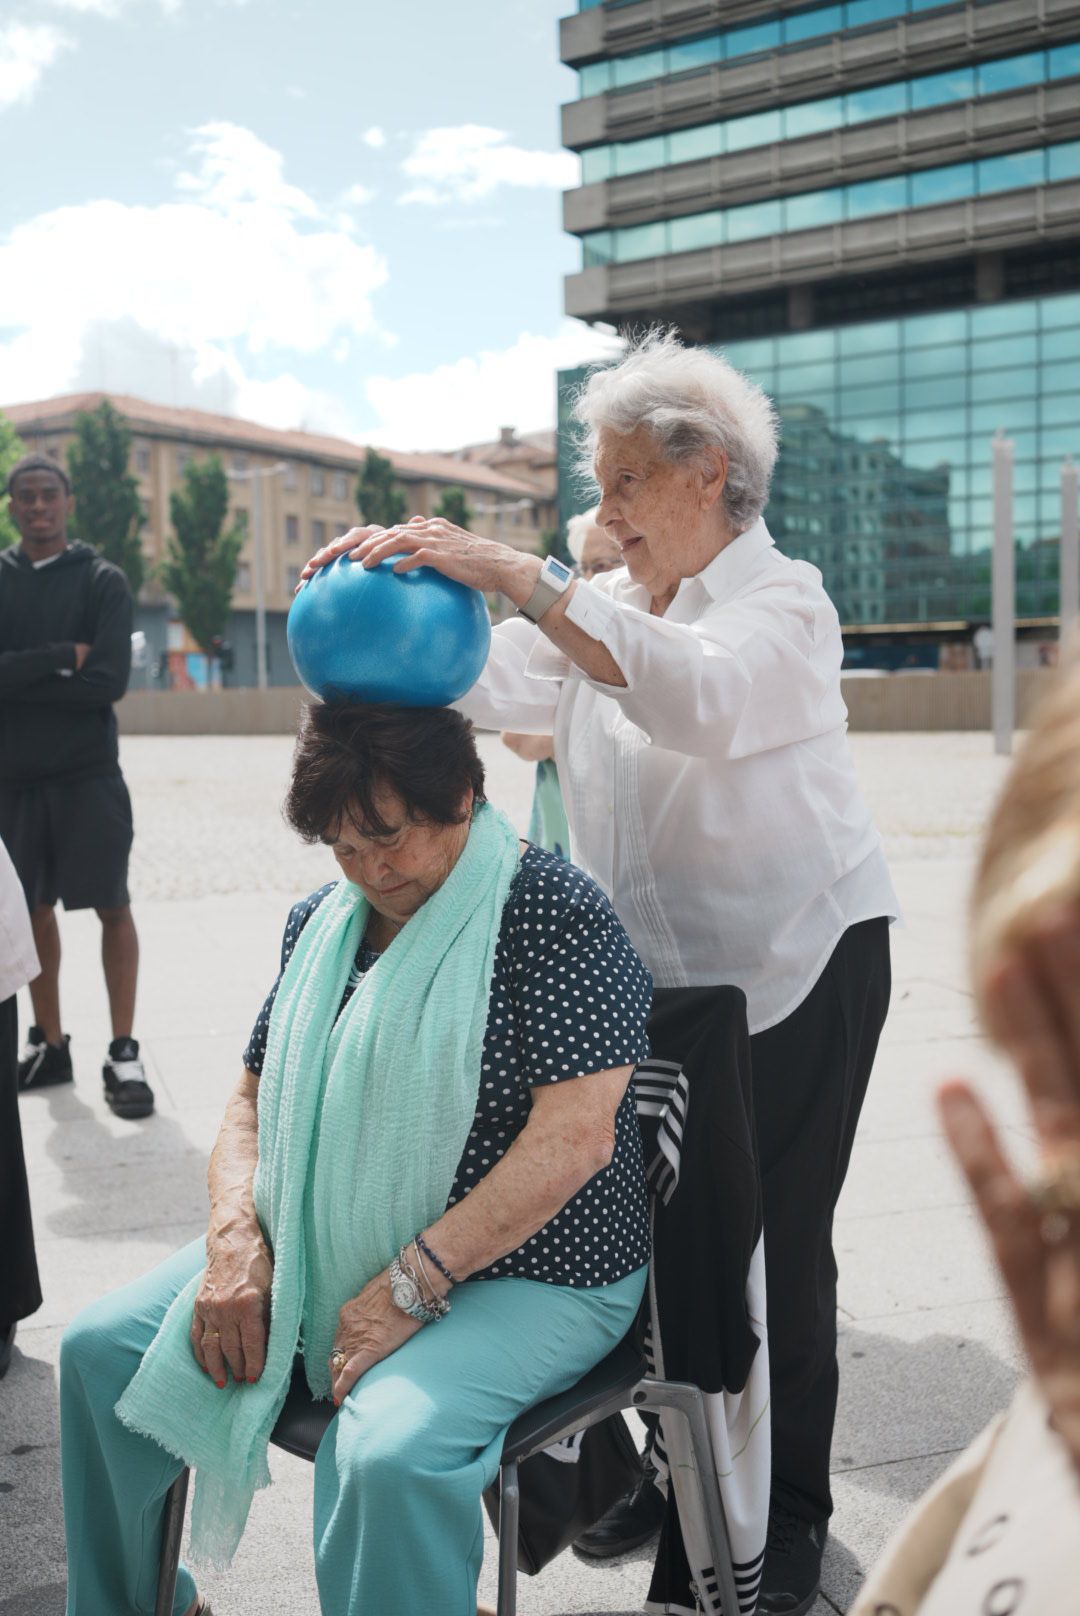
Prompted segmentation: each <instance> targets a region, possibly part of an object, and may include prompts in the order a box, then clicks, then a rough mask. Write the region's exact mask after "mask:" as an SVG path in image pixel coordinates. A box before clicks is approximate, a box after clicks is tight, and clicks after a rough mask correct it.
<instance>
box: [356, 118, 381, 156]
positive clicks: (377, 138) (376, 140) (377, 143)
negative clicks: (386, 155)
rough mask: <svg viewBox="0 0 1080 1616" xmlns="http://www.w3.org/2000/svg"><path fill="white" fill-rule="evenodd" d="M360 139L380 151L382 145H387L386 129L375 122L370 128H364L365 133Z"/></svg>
mask: <svg viewBox="0 0 1080 1616" xmlns="http://www.w3.org/2000/svg"><path fill="white" fill-rule="evenodd" d="M360 139H361V140H362V141H363V142H364V145H365V146H371V147H373V148H374V150H375V151H378V150H379V148H380V147H381V146H385V145H386V131H385V130H384V129H380V128H379V126H378V124H377V123H374V124H372V126H371V128H370V129H365V130H364V133H363V134H362V135H361V136H360Z"/></svg>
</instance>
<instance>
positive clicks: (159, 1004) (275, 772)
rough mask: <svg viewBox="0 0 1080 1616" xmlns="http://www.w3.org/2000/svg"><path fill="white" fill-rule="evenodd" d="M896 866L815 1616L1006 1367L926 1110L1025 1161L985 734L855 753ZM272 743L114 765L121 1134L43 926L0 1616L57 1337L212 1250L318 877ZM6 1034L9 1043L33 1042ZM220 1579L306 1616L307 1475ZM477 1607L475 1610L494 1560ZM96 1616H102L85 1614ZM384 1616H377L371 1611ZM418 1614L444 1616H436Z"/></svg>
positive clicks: (34, 1558)
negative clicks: (986, 991)
mask: <svg viewBox="0 0 1080 1616" xmlns="http://www.w3.org/2000/svg"><path fill="white" fill-rule="evenodd" d="M854 745H855V750H856V757H857V761H858V764H859V768H860V774H861V776H862V779H863V784H864V788H865V790H866V792H867V794H868V796H869V797H870V799H871V801H872V803H873V806H874V809H875V812H876V813H877V815H878V821H879V824H880V825H881V827H882V830H883V833H884V834H885V836H886V842H887V846H888V849H889V851H890V855H891V856H892V858H893V861H894V875H895V877H896V881H897V886H898V889H899V892H900V898H901V902H902V903H903V905H904V908H905V914H906V920H907V926H906V928H905V929H902V930H897V931H895V932H894V934H893V941H894V993H893V1011H892V1014H891V1016H890V1020H889V1023H888V1026H887V1029H886V1036H885V1040H884V1045H883V1048H882V1051H881V1054H880V1057H879V1060H878V1063H877V1067H876V1070H875V1075H874V1078H873V1081H872V1083H871V1088H870V1093H869V1096H868V1099H867V1104H866V1108H865V1110H864V1113H863V1120H862V1125H861V1128H860V1131H859V1136H858V1139H857V1142H856V1146H855V1152H854V1156H853V1160H852V1166H851V1172H850V1175H849V1178H848V1183H847V1187H846V1189H845V1193H844V1197H843V1200H842V1202H841V1206H840V1214H839V1220H838V1223H837V1229H836V1248H837V1255H838V1261H839V1264H840V1302H841V1315H840V1326H841V1341H840V1364H841V1375H842V1386H841V1404H840V1416H839V1421H838V1426H837V1432H836V1440H835V1443H834V1449H833V1455H834V1471H835V1476H834V1491H835V1498H836V1514H835V1517H834V1520H833V1533H832V1537H831V1540H830V1546H829V1550H828V1553H827V1558H826V1575H825V1594H826V1596H827V1597H826V1598H824V1599H823V1600H822V1601H820V1602H819V1605H818V1607H817V1608H816V1611H815V1616H826V1613H828V1612H835V1611H843V1610H845V1609H846V1606H847V1603H848V1602H849V1600H850V1598H851V1596H852V1594H853V1593H854V1591H855V1589H856V1588H857V1587H858V1584H859V1580H860V1577H861V1574H862V1571H863V1570H864V1569H865V1568H866V1566H867V1565H868V1564H869V1563H870V1561H871V1560H872V1559H873V1558H874V1556H875V1555H876V1553H877V1552H878V1550H879V1549H880V1547H881V1545H882V1543H883V1541H884V1539H885V1537H886V1536H887V1534H888V1533H889V1532H890V1531H891V1529H892V1528H893V1527H894V1525H895V1524H896V1523H897V1522H898V1521H899V1520H900V1518H901V1517H902V1515H903V1514H904V1512H905V1511H906V1509H907V1508H908V1506H909V1505H910V1503H911V1502H912V1501H913V1500H914V1499H915V1498H916V1497H918V1495H919V1494H920V1492H922V1491H923V1489H924V1488H925V1487H926V1486H927V1485H928V1483H929V1482H930V1481H931V1480H932V1479H933V1478H934V1477H935V1476H936V1475H937V1474H938V1473H939V1472H940V1470H941V1469H943V1468H944V1466H945V1465H946V1464H947V1463H948V1461H949V1458H950V1456H951V1455H952V1454H954V1453H955V1452H956V1451H957V1450H959V1449H960V1448H962V1447H964V1446H965V1445H966V1444H967V1443H968V1442H969V1441H970V1440H971V1438H972V1437H973V1436H974V1435H975V1433H976V1432H977V1431H978V1430H979V1429H980V1428H981V1427H982V1426H983V1425H984V1424H985V1423H986V1422H987V1420H989V1419H990V1417H991V1416H992V1415H993V1414H994V1413H996V1412H997V1411H998V1410H999V1409H1000V1408H1001V1407H1002V1406H1003V1404H1004V1403H1005V1402H1006V1401H1007V1399H1008V1397H1009V1395H1010V1393H1011V1391H1012V1388H1013V1386H1014V1385H1015V1383H1016V1379H1017V1367H1016V1366H1017V1353H1016V1348H1015V1346H1014V1343H1013V1341H1012V1337H1011V1333H1010V1330H1009V1327H1008V1323H1007V1320H1006V1315H1005V1312H1004V1310H1003V1308H1002V1305H1001V1302H1000V1300H999V1286H998V1284H997V1281H996V1278H995V1276H994V1274H993V1272H992V1270H991V1268H990V1265H989V1263H988V1260H987V1258H986V1255H985V1252H984V1249H983V1244H982V1241H981V1238H980V1235H979V1232H978V1230H977V1228H976V1227H975V1225H974V1223H973V1220H972V1216H971V1214H970V1212H969V1210H968V1207H967V1200H966V1196H965V1193H964V1191H963V1189H962V1187H961V1185H960V1183H959V1181H958V1179H957V1177H956V1174H955V1173H954V1172H953V1170H952V1168H951V1167H950V1165H949V1163H948V1161H947V1159H946V1155H945V1152H944V1148H943V1146H942V1145H941V1143H940V1141H939V1138H938V1132H937V1126H936V1122H935V1119H934V1114H933V1107H932V1095H933V1090H934V1087H935V1084H936V1082H937V1081H938V1079H939V1078H940V1077H941V1076H943V1075H944V1074H946V1073H949V1072H965V1073H972V1074H975V1075H976V1076H978V1077H980V1078H981V1079H982V1080H983V1083H984V1087H985V1089H986V1092H987V1093H988V1094H989V1095H990V1098H991V1100H992V1102H993V1103H994V1105H995V1106H996V1107H997V1110H998V1114H999V1116H1000V1117H1001V1118H1002V1119H1003V1120H1004V1122H1005V1123H1006V1124H1007V1125H1008V1126H1009V1128H1010V1134H1011V1137H1012V1139H1013V1142H1014V1143H1016V1144H1017V1145H1018V1146H1019V1148H1020V1149H1021V1150H1023V1148H1024V1147H1025V1146H1026V1145H1027V1144H1028V1143H1029V1141H1028V1140H1027V1138H1026V1136H1025V1134H1024V1130H1023V1127H1022V1124H1021V1121H1020V1115H1021V1108H1020V1106H1019V1103H1018V1101H1017V1098H1016V1096H1015V1094H1014V1091H1013V1088H1012V1085H1011V1082H1010V1081H1009V1080H1008V1078H1007V1076H1006V1074H1005V1073H1004V1071H1003V1069H1002V1068H1001V1067H1000V1065H999V1064H998V1063H997V1062H996V1061H994V1060H993V1059H992V1058H991V1057H990V1056H989V1054H988V1053H987V1051H986V1050H985V1048H984V1047H983V1046H982V1044H981V1042H980V1040H979V1039H978V1036H977V1033H976V1030H975V1027H974V1024H973V1019H972V1012H971V1002H970V998H969V995H968V992H967V988H966V968H965V954H964V942H963V938H964V914H965V907H966V889H967V883H968V879H969V872H970V868H971V860H972V857H973V853H974V845H975V843H974V837H975V835H976V833H977V831H978V828H979V826H980V825H981V823H982V820H983V818H984V816H985V812H986V807H987V805H988V803H989V801H990V800H991V797H992V794H993V792H994V790H995V789H996V787H997V784H998V783H999V781H1000V779H1001V777H1002V774H1003V772H1004V770H1003V767H1002V765H1001V763H1000V761H999V760H997V759H994V758H993V757H992V756H991V754H990V743H989V740H988V739H987V738H986V737H985V736H981V735H964V736H943V735H926V736H908V735H904V736H900V735H894V736H885V735H865V736H858V737H855V740H854ZM484 752H485V757H486V759H487V760H488V763H489V770H490V780H489V789H490V793H491V795H492V797H493V799H494V800H495V801H497V802H498V803H499V804H500V806H504V807H505V808H506V809H507V811H508V812H509V813H510V814H511V816H512V817H513V818H514V820H515V822H516V823H517V824H518V825H519V826H520V827H521V828H522V829H524V826H525V823H526V821H527V817H528V803H529V797H530V791H531V771H530V770H528V769H527V768H526V767H525V766H524V765H522V764H520V763H519V762H518V761H517V760H516V759H514V758H512V757H511V756H510V754H508V753H506V752H505V751H504V750H503V749H501V748H500V747H499V746H498V743H497V741H495V739H494V738H487V737H486V738H485V739H484ZM288 761H289V743H288V741H287V740H285V739H282V738H278V737H257V738H243V739H225V738H218V737H188V738H178V739H164V738H158V737H131V738H129V739H128V740H126V741H125V743H124V766H125V770H126V772H127V775H128V779H129V782H130V785H131V789H132V795H133V798H134V802H135V812H136V826H137V833H138V839H137V844H136V857H135V860H134V863H133V890H134V896H135V902H136V906H137V908H136V915H137V920H138V925H139V931H140V937H141V941H142V950H143V972H142V978H141V982H140V1009H139V1017H138V1026H137V1032H138V1035H139V1036H140V1038H141V1039H142V1040H143V1045H144V1051H145V1054H146V1056H147V1064H148V1067H149V1075H150V1079H151V1082H152V1083H153V1085H154V1087H155V1090H156V1092H157V1096H158V1111H157V1113H156V1115H155V1116H154V1117H153V1118H151V1119H149V1120H148V1121H146V1122H143V1123H127V1124H125V1123H121V1122H119V1121H117V1120H116V1119H115V1118H114V1117H113V1116H112V1115H111V1113H110V1112H109V1111H108V1110H107V1108H106V1107H105V1105H104V1102H103V1100H102V1097H101V1079H100V1064H101V1059H102V1056H103V1054H104V1050H105V1045H106V1042H107V1039H108V1027H107V1020H106V1012H105V1002H104V990H103V986H102V983H101V979H100V968H99V966H98V962H97V950H98V935H97V934H98V928H97V923H96V921H95V919H94V917H93V916H92V915H91V916H87V915H85V914H75V915H70V916H61V930H62V935H63V942H64V948H65V965H64V974H63V993H64V1007H65V1009H64V1019H65V1026H66V1027H69V1028H70V1029H71V1030H72V1032H73V1041H72V1046H73V1052H74V1057H75V1065H76V1074H77V1080H76V1085H75V1088H74V1090H71V1089H68V1090H67V1091H60V1092H54V1093H51V1094H50V1093H48V1092H46V1093H45V1094H42V1095H27V1096H25V1097H24V1099H23V1101H22V1117H23V1130H24V1136H25V1140H26V1149H27V1156H28V1160H29V1164H30V1175H31V1186H32V1193H33V1198H34V1210H35V1220H36V1229H37V1239H38V1252H39V1258H40V1262H41V1268H42V1279H43V1285H44V1289H45V1304H44V1306H43V1308H42V1309H41V1311H40V1313H38V1314H37V1315H36V1316H35V1317H34V1318H33V1319H32V1320H29V1321H28V1322H27V1323H26V1324H25V1325H23V1326H21V1327H20V1329H19V1333H18V1338H17V1342H16V1353H15V1359H14V1362H13V1364H12V1368H11V1370H10V1372H9V1374H8V1377H7V1379H6V1380H5V1381H3V1382H2V1383H0V1522H2V1527H0V1616H62V1612H63V1609H64V1587H65V1570H64V1547H63V1533H62V1518H61V1507H60V1492H59V1481H58V1464H57V1412H56V1361H57V1352H58V1346H59V1337H60V1333H61V1330H62V1328H63V1326H64V1324H65V1323H66V1322H67V1321H68V1320H69V1319H70V1318H71V1317H72V1315H73V1314H74V1313H75V1312H76V1311H77V1310H78V1309H79V1308H80V1307H82V1306H83V1305H84V1303H86V1302H88V1301H90V1300H91V1299H93V1298H94V1297H96V1296H98V1295H100V1294H101V1293H102V1292H103V1291H105V1290H107V1289H110V1288H113V1287H115V1286H116V1285H119V1284H122V1283H124V1282H125V1281H127V1280H128V1279H131V1278H134V1277H135V1276H137V1275H138V1274H140V1273H142V1272H143V1271H144V1270H145V1269H146V1268H148V1267H149V1266H151V1265H152V1264H153V1263H155V1262H157V1261H158V1260H160V1259H161V1258H162V1257H164V1256H165V1255H166V1254H168V1253H169V1252H171V1251H172V1250H174V1249H175V1248H176V1247H177V1246H179V1245H181V1244H182V1243H183V1242H185V1241H187V1240H189V1239H192V1238H194V1237H195V1236H196V1235H198V1234H200V1233H201V1232H203V1230H204V1228H205V1206H206V1194H205V1173H206V1161H207V1156H208V1153H209V1150H210V1147H211V1145H212V1143H213V1140H214V1137H215V1134H216V1131H217V1127H218V1123H219V1121H220V1117H221V1111H222V1107H223V1104H224V1101H225V1097H226V1095H227V1093H228V1091H229V1089H230V1087H231V1086H232V1084H233V1082H234V1081H235V1079H236V1077H237V1075H238V1073H239V1070H240V1056H241V1051H242V1050H243V1047H244V1043H245V1041H246V1038H247V1034H248V1032H249V1030H250V1026H251V1023H252V1021H253V1020H254V1017H255V1015H256V1013H257V1010H258V1008H259V1006H260V1004H261V1002H262V997H263V995H264V994H265V992H266V990H267V988H268V987H269V985H270V983H271V982H272V980H273V978H274V974H275V971H276V962H277V951H278V947H279V942H280V936H281V930H282V927H283V924H284V920H285V916H286V913H287V911H288V907H289V904H290V903H291V902H292V901H293V899H295V898H296V897H297V896H300V895H302V894H304V893H306V892H308V891H310V890H311V889H312V888H314V887H316V886H317V885H319V884H320V883H321V882H322V881H323V880H325V879H327V878H328V876H329V874H330V873H331V871H330V866H329V855H328V854H327V852H326V850H325V849H324V848H304V847H301V846H299V845H298V844H297V843H296V842H295V840H294V839H293V838H292V836H291V834H290V833H289V832H288V831H287V830H286V828H285V827H284V825H283V824H282V823H281V820H280V816H279V813H278V804H279V802H280V799H281V795H282V792H283V788H284V782H285V777H286V772H287V768H288ZM25 1020H26V1016H25V1011H24V1012H23V1025H24V1026H25ZM273 1471H274V1479H275V1485H274V1486H273V1487H272V1488H271V1489H270V1490H269V1491H268V1492H266V1493H263V1494H260V1495H259V1497H258V1498H257V1500H256V1503H255V1508H254V1510H253V1512H252V1518H251V1523H250V1525H249V1529H248V1532H247V1534H246V1536H245V1539H244V1542H243V1544H242V1546H241V1550H240V1553H239V1554H238V1556H237V1558H236V1560H235V1562H234V1564H233V1567H232V1570H231V1571H230V1573H229V1574H228V1575H227V1576H219V1575H215V1576H214V1577H212V1578H211V1577H207V1578H206V1579H205V1584H204V1586H205V1592H206V1593H208V1594H210V1595H211V1596H212V1597H213V1601H214V1607H215V1612H216V1613H217V1616H271V1613H277V1612H280V1613H282V1616H285V1613H289V1616H316V1613H317V1611H318V1605H317V1601H316V1598H315V1593H314V1577H313V1574H312V1570H311V1550H310V1537H309V1531H310V1528H309V1523H310V1489H311V1472H310V1469H309V1467H308V1466H306V1465H304V1464H302V1463H300V1462H299V1461H296V1460H292V1459H290V1458H288V1456H286V1455H284V1454H277V1453H275V1455H274V1458H273ZM648 1561H649V1557H648V1555H647V1553H645V1552H641V1553H639V1554H637V1555H634V1556H631V1557H629V1558H628V1559H627V1560H625V1561H622V1562H619V1563H618V1564H617V1565H615V1566H609V1567H607V1568H605V1569H597V1568H595V1567H590V1566H588V1565H586V1564H584V1563H583V1562H581V1561H578V1560H577V1559H575V1558H574V1557H573V1556H570V1555H567V1556H564V1557H563V1558H562V1559H560V1560H559V1561H557V1562H556V1563H555V1564H554V1565H552V1566H550V1567H549V1568H548V1569H547V1570H546V1571H545V1572H544V1573H543V1574H542V1575H541V1576H540V1577H539V1578H537V1579H534V1580H530V1579H528V1578H522V1580H521V1584H520V1606H521V1610H522V1616H585V1613H592V1616H599V1613H601V1612H603V1613H620V1616H636V1613H637V1612H639V1611H640V1608H641V1601H642V1599H643V1598H644V1593H645V1588H646V1586H647V1581H648ZM481 1595H482V1597H486V1598H489V1599H490V1600H491V1601H492V1603H494V1557H493V1555H492V1554H489V1555H488V1558H487V1561H486V1562H485V1568H484V1576H483V1580H482V1583H481ZM102 1616H112V1613H102ZM373 1616H378V1613H373ZM434 1616H438V1613H434Z"/></svg>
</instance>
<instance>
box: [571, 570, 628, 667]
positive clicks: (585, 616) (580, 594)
mask: <svg viewBox="0 0 1080 1616" xmlns="http://www.w3.org/2000/svg"><path fill="white" fill-rule="evenodd" d="M618 614H619V608H618V607H617V606H616V604H615V602H614V601H613V600H612V599H611V596H610V595H606V594H605V593H604V592H603V590H601V589H593V588H592V586H591V585H590V584H586V583H579V584H578V586H577V588H576V589H575V590H574V592H573V594H572V595H571V596H570V599H569V600H568V601H567V603H566V616H567V618H568V619H569V621H570V622H571V623H573V624H574V625H575V626H576V627H577V628H579V629H581V631H582V633H583V634H587V635H588V636H589V638H590V640H599V642H600V644H601V645H606V646H607V648H608V650H609V651H610V650H611V645H610V643H609V641H608V633H609V631H610V629H611V627H612V625H613V624H614V622H615V619H616V617H617V616H618Z"/></svg>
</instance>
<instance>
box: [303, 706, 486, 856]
mask: <svg viewBox="0 0 1080 1616" xmlns="http://www.w3.org/2000/svg"><path fill="white" fill-rule="evenodd" d="M470 787H471V789H472V793H473V799H474V803H481V802H484V801H485V800H486V799H485V796H484V765H483V764H482V763H481V761H480V756H479V753H478V752H477V750H476V739H475V736H474V734H473V727H472V725H471V724H470V722H469V720H468V719H467V718H464V717H462V715H461V713H458V712H454V710H453V709H452V708H450V707H391V706H384V705H379V706H366V705H365V706H360V705H344V704H343V705H337V704H335V705H329V704H319V705H316V706H313V707H309V708H308V710H307V712H306V713H305V715H304V718H303V720H302V721H301V724H300V733H299V735H298V736H297V740H296V749H295V751H294V752H293V771H292V782H291V784H290V786H289V794H288V796H287V797H286V798H285V818H286V819H287V820H288V822H289V824H290V825H291V826H292V828H293V829H294V830H295V831H296V832H297V833H298V834H299V835H300V836H302V837H303V839H304V841H305V842H321V841H326V840H327V839H328V837H330V836H333V835H336V834H337V827H338V826H339V825H340V824H341V823H342V821H343V820H345V819H348V820H351V821H352V823H353V824H354V825H355V826H356V828H357V830H358V831H359V832H360V833H361V834H362V835H369V836H385V835H386V834H387V833H388V832H389V831H391V830H394V829H395V828H396V827H395V826H393V825H388V824H387V823H386V821H385V820H384V819H383V818H382V816H381V815H380V814H379V812H378V809H377V808H376V806H375V798H376V796H377V794H378V793H379V792H380V791H385V790H389V791H393V792H394V793H395V794H396V795H397V796H399V797H400V798H401V800H402V802H403V803H404V804H405V808H406V810H407V812H408V815H409V818H410V819H412V820H421V821H425V820H426V821H428V822H429V823H434V824H437V825H460V824H462V823H463V821H464V816H463V815H462V812H461V803H462V799H463V798H464V797H465V795H466V793H467V792H468V791H469V789H470Z"/></svg>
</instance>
